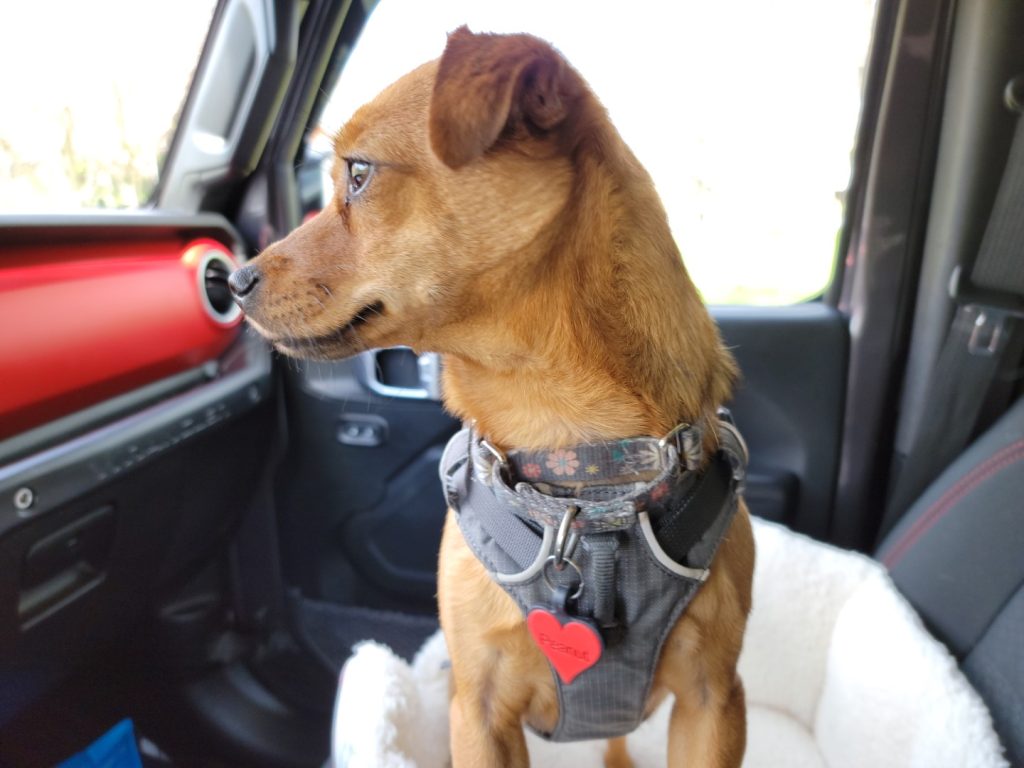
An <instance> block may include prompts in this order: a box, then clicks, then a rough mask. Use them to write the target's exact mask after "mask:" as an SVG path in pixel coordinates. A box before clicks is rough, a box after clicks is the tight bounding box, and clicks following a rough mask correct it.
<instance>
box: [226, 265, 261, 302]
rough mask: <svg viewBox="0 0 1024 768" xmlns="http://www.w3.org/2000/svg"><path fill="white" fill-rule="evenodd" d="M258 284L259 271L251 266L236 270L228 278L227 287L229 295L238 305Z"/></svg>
mask: <svg viewBox="0 0 1024 768" xmlns="http://www.w3.org/2000/svg"><path fill="white" fill-rule="evenodd" d="M259 282H260V271H259V270H258V269H257V268H256V267H254V266H253V265H252V264H249V265H247V266H244V267H241V268H240V269H236V270H235V271H234V272H232V273H231V276H230V277H228V287H229V288H230V289H231V295H232V296H234V297H235V301H236V302H238V303H239V304H241V303H242V301H243V300H244V299H245V298H246V297H247V296H249V295H250V294H251V293H252V292H253V290H255V288H256V286H257V284H258V283H259Z"/></svg>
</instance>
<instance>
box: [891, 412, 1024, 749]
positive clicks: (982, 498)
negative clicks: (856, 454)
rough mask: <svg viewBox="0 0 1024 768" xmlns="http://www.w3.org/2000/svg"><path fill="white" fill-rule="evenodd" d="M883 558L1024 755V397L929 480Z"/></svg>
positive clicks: (1003, 733)
mask: <svg viewBox="0 0 1024 768" xmlns="http://www.w3.org/2000/svg"><path fill="white" fill-rule="evenodd" d="M878 558H879V559H880V560H881V561H882V562H883V563H884V564H885V565H886V566H887V567H888V568H889V570H890V572H891V574H892V577H893V580H894V581H895V582H896V585H897V586H898V587H899V588H900V590H901V591H902V592H903V593H904V594H905V595H906V596H907V598H908V599H909V600H910V602H911V603H912V604H913V605H914V607H915V608H917V610H918V612H919V613H920V614H921V616H922V617H923V618H924V620H925V622H926V623H927V624H928V625H929V627H930V629H931V630H932V631H933V632H934V634H935V635H936V636H937V637H938V638H939V639H940V640H942V641H943V642H944V643H946V644H947V645H948V646H949V648H950V649H951V650H952V651H953V653H954V654H955V655H956V656H957V657H958V658H959V659H960V660H961V662H962V664H963V669H964V672H965V673H966V674H967V676H968V677H969V678H970V680H971V682H972V683H973V684H974V685H975V687H976V688H977V689H978V691H979V692H980V693H981V694H982V696H983V697H984V698H985V700H986V702H987V703H988V705H989V707H990V709H991V710H992V714H993V717H994V719H995V721H996V728H997V730H998V731H999V733H1000V736H1001V737H1002V739H1003V743H1004V744H1005V745H1006V746H1007V748H1008V750H1009V753H1010V755H1009V756H1010V758H1011V762H1013V764H1015V765H1016V764H1024V762H1022V761H1024V399H1021V400H1020V401H1019V402H1017V404H1016V405H1015V406H1014V407H1013V408H1011V409H1010V411H1009V412H1008V413H1007V414H1006V415H1005V416H1003V418H1002V419H1001V420H1000V421H999V422H998V423H997V424H996V425H995V426H994V427H992V429H990V430H989V431H988V432H987V433H985V434H984V435H983V436H982V437H981V438H979V439H978V440H977V441H975V443H974V444H973V445H971V447H970V448H968V449H967V451H965V452H964V454H963V455H962V456H961V457H960V458H959V459H957V460H956V461H955V462H953V464H952V465H951V466H950V467H949V468H948V469H947V470H946V471H945V472H943V473H942V475H941V476H940V477H939V478H938V480H936V481H935V482H934V483H933V484H932V485H931V487H929V488H928V490H927V491H926V492H925V493H924V494H923V495H922V496H921V498H920V499H919V500H918V501H917V502H916V503H915V504H914V505H913V506H912V507H911V508H910V510H908V512H907V514H906V515H905V516H904V517H903V519H902V520H901V521H900V523H899V524H898V525H897V526H896V527H895V528H894V529H893V531H892V533H891V534H889V536H888V537H887V538H886V540H885V541H884V542H883V544H882V546H881V547H880V548H879V551H878ZM1014 758H1016V762H1014Z"/></svg>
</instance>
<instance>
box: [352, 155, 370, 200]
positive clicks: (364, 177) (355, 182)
mask: <svg viewBox="0 0 1024 768" xmlns="http://www.w3.org/2000/svg"><path fill="white" fill-rule="evenodd" d="M371 173H373V166H372V165H370V164H369V163H367V162H363V161H362V160H349V161H348V194H349V197H355V196H356V195H358V194H359V193H360V192H362V191H363V189H364V188H365V187H366V183H367V182H368V181H369V180H370V174H371Z"/></svg>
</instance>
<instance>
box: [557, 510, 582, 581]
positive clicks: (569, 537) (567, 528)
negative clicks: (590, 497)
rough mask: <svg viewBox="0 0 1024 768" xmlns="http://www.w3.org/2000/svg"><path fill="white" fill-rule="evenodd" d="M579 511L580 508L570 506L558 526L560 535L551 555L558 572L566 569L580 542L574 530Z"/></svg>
mask: <svg viewBox="0 0 1024 768" xmlns="http://www.w3.org/2000/svg"><path fill="white" fill-rule="evenodd" d="M579 511H580V508H579V507H576V506H572V505H570V506H569V508H568V509H566V510H565V514H564V515H562V522H561V523H559V524H558V534H557V535H556V536H555V551H554V553H553V554H552V555H551V557H552V559H554V561H555V570H556V571H561V570H562V569H563V568H565V562H566V560H567V559H568V558H570V557H572V553H573V552H575V551H576V543H577V542H578V541H579V536H578V535H577V534H576V532H575V531H573V530H572V521H573V520H575V519H576V513H577V512H579Z"/></svg>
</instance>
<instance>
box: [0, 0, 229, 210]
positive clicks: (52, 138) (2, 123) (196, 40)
mask: <svg viewBox="0 0 1024 768" xmlns="http://www.w3.org/2000/svg"><path fill="white" fill-rule="evenodd" d="M215 6H216V0H146V2H139V1H138V0H95V1H93V0H90V2H81V1H80V0H58V1H57V2H45V3H35V2H25V3H14V2H6V3H2V4H0V29H3V30H4V33H5V34H4V41H3V45H0V72H3V73H4V74H3V77H0V105H3V106H2V107H0V210H2V211H3V212H4V213H44V212H45V213H49V212H64V211H75V210H81V209H90V208H93V209H95V208H135V207H138V206H140V205H143V204H145V202H146V201H147V200H148V198H149V196H150V193H151V192H152V190H153V188H154V186H155V184H156V180H157V176H158V172H159V168H160V165H161V163H162V161H163V157H164V155H165V153H166V150H167V146H168V144H169V142H170V139H171V135H172V133H173V129H174V126H175V123H176V121H177V116H178V113H179V111H180V108H181V104H182V102H183V100H184V97H185V94H186V92H187V90H188V87H189V84H190V83H191V80H192V74H193V72H194V70H195V66H196V63H197V61H198V60H199V54H200V52H201V50H202V46H203V42H204V40H205V39H206V33H207V31H208V29H209V27H210V22H211V19H212V16H213V10H214V7H215ZM42 30H45V32H41V31H42Z"/></svg>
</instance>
